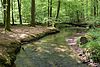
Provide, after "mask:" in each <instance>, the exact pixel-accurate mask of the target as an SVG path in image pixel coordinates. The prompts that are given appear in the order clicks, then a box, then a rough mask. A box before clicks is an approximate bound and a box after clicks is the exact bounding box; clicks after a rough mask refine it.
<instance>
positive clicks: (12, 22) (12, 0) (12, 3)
mask: <svg viewBox="0 0 100 67" xmlns="http://www.w3.org/2000/svg"><path fill="white" fill-rule="evenodd" d="M12 24H13V25H14V15H13V0H12Z"/></svg>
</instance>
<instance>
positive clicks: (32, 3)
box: [30, 0, 35, 26]
mask: <svg viewBox="0 0 100 67" xmlns="http://www.w3.org/2000/svg"><path fill="white" fill-rule="evenodd" d="M30 25H31V26H35V0H31V23H30Z"/></svg>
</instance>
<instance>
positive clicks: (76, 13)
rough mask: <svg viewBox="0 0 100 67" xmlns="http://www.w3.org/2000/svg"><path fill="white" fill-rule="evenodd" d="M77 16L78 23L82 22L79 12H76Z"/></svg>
mask: <svg viewBox="0 0 100 67" xmlns="http://www.w3.org/2000/svg"><path fill="white" fill-rule="evenodd" d="M76 14H77V22H80V19H79V11H78V10H77V11H76Z"/></svg>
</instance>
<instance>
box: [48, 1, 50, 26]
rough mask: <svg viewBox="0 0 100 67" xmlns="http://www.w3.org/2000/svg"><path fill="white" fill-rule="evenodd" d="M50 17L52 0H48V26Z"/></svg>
mask: <svg viewBox="0 0 100 67" xmlns="http://www.w3.org/2000/svg"><path fill="white" fill-rule="evenodd" d="M49 19H50V0H48V26H49V23H50V22H49Z"/></svg>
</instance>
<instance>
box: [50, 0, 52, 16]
mask: <svg viewBox="0 0 100 67" xmlns="http://www.w3.org/2000/svg"><path fill="white" fill-rule="evenodd" d="M51 17H52V0H50V18H51Z"/></svg>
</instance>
